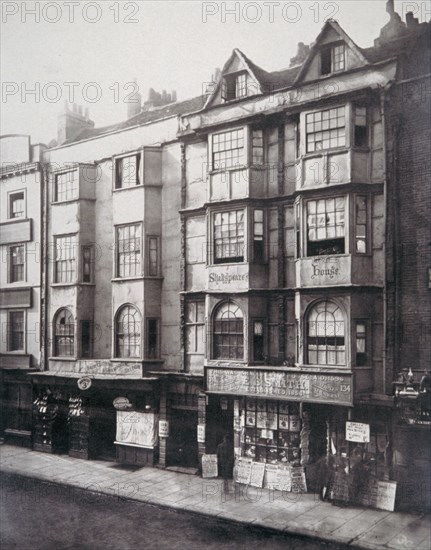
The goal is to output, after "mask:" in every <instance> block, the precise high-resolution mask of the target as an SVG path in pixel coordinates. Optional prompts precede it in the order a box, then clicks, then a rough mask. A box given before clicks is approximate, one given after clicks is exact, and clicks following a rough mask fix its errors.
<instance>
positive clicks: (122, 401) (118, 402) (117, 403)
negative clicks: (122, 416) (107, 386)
mask: <svg viewBox="0 0 431 550" xmlns="http://www.w3.org/2000/svg"><path fill="white" fill-rule="evenodd" d="M112 404H113V405H114V407H115V408H116V409H117V411H126V410H127V409H130V408H131V407H132V404H131V403H130V401H129V400H128V399H127V397H116V398H115V399H114V401H113V402H112Z"/></svg>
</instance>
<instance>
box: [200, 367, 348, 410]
mask: <svg viewBox="0 0 431 550" xmlns="http://www.w3.org/2000/svg"><path fill="white" fill-rule="evenodd" d="M205 382H206V390H207V391H208V392H214V393H221V394H233V395H250V396H254V397H263V398H275V399H288V400H290V401H310V402H314V403H336V404H340V405H351V404H352V403H353V392H352V379H351V375H350V374H348V373H339V374H338V373H337V374H330V373H312V372H310V373H299V372H298V373H297V372H289V371H274V370H270V371H266V370H261V369H256V370H254V369H244V368H232V369H229V368H220V367H205Z"/></svg>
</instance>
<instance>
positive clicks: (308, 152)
mask: <svg viewBox="0 0 431 550" xmlns="http://www.w3.org/2000/svg"><path fill="white" fill-rule="evenodd" d="M339 109H344V115H340V116H339V115H338V110H339ZM334 110H335V111H336V115H335V117H332V118H331V111H334ZM324 113H329V115H328V118H327V119H326V117H325V119H324ZM316 115H321V116H320V120H314V118H315V117H316ZM311 116H313V120H312V121H309V117H311ZM351 116H352V115H351V109H350V104H349V103H342V104H336V105H332V106H329V107H325V108H324V109H322V108H321V107H320V108H319V109H313V110H311V111H304V112H303V125H304V126H303V128H304V132H301V133H302V134H303V142H302V146H303V151H305V155H316V154H322V153H324V152H325V151H333V150H337V149H346V148H348V147H349V144H350V140H349V124H350V120H351ZM339 118H340V119H342V118H344V125H336V126H334V127H333V128H331V120H336V121H337V120H338V119H339ZM309 124H313V125H314V127H313V131H308V128H307V127H308V125H309ZM319 124H320V125H321V129H320V130H319V129H317V127H318V125H319ZM325 125H327V126H328V127H327V128H324V126H325ZM342 129H344V143H343V144H342V145H340V144H337V145H334V146H331V145H329V146H328V147H323V141H324V140H323V133H324V132H326V133H329V141H331V136H330V133H331V131H332V130H342ZM319 133H320V134H322V139H321V141H322V147H321V148H320V149H318V148H316V146H315V147H314V150H309V140H308V137H309V136H310V135H313V136H316V135H317V134H319ZM325 135H327V134H325ZM339 138H340V136H338V135H337V136H336V139H339ZM313 143H314V145H316V143H319V141H317V140H314V141H313Z"/></svg>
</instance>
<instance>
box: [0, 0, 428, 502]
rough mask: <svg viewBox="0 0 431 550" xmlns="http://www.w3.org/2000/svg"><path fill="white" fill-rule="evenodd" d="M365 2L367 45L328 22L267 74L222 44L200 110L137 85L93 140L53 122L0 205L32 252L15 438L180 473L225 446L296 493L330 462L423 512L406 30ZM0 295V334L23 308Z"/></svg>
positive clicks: (422, 276) (420, 131) (418, 259)
mask: <svg viewBox="0 0 431 550" xmlns="http://www.w3.org/2000/svg"><path fill="white" fill-rule="evenodd" d="M388 6H389V10H388V11H389V15H390V21H389V22H388V24H387V25H386V26H385V27H384V28H383V29H382V31H381V34H380V36H379V38H378V39H376V41H375V44H374V46H373V47H371V48H366V49H363V48H360V47H359V46H357V45H356V44H355V43H354V42H353V40H352V39H351V38H350V37H349V36H348V35H347V34H346V33H345V32H344V30H343V29H342V28H341V27H340V26H339V24H338V23H337V22H335V21H332V20H330V21H328V22H327V23H325V25H324V27H323V29H322V31H321V33H320V34H319V36H318V37H317V38H316V41H315V42H314V43H313V45H312V46H311V47H307V46H304V45H303V44H300V47H299V50H298V54H297V55H296V56H295V57H294V58H292V60H291V66H290V68H288V69H285V70H282V71H278V72H267V71H265V70H263V69H261V68H260V67H258V66H257V65H255V64H254V63H253V62H252V61H251V60H250V59H248V58H247V57H246V56H245V55H244V54H243V53H242V52H241V51H239V50H237V49H235V50H234V51H233V52H232V55H231V56H230V58H229V59H228V60H227V61H226V63H225V66H224V68H223V70H222V71H221V74H220V75H219V76H218V77H217V80H216V81H215V82H214V83H213V86H211V87H210V91H209V93H208V94H207V95H206V96H205V97H199V98H195V99H191V100H187V101H183V102H177V101H176V97H175V94H173V95H172V96H169V94H166V93H163V94H157V93H156V92H154V90H152V91H151V92H150V95H149V98H148V101H146V102H144V103H143V105H141V98H140V97H139V96H138V97H137V103H136V106H135V108H134V107H133V106H132V107H131V109H130V112H129V113H128V119H127V120H126V121H125V122H123V123H121V124H118V125H114V126H110V127H107V128H94V124H93V122H92V121H91V120H90V119H89V116H88V113H85V114H84V113H83V112H82V110H80V109H79V108H78V107H76V106H75V107H73V109H69V108H68V107H67V108H66V109H65V112H64V113H63V114H62V115H61V116H60V117H59V128H58V139H57V144H56V145H55V146H52V147H50V148H49V149H47V150H46V151H45V152H44V157H43V160H44V164H43V166H44V176H45V177H44V179H43V178H41V180H40V181H42V182H44V185H42V186H41V187H40V186H39V187H37V185H36V184H33V183H32V185H33V186H32V188H31V189H32V191H31V192H36V190H37V189H38V190H39V191H38V192H39V195H38V197H39V199H38V201H36V199H35V200H34V201H33V200H32V201H31V208H36V209H37V208H40V206H41V204H42V205H43V214H40V213H36V212H35V213H33V214H31V215H30V209H28V210H27V214H26V215H25V216H24V218H25V220H21V221H19V222H18V221H15V220H9V217H11V216H9V214H8V212H9V211H10V212H12V211H13V209H12V210H10V206H7V207H5V206H3V207H2V208H9V210H7V212H6V210H4V212H3V210H2V222H3V216H4V223H2V225H5V226H6V231H5V232H4V234H5V235H6V239H9V240H6V241H5V243H3V242H2V245H3V244H4V248H5V250H6V248H8V247H9V248H10V246H21V245H20V243H21V242H24V241H25V242H27V240H30V237H31V238H33V239H34V238H35V235H38V234H40V242H41V243H42V246H43V255H42V256H43V259H44V261H43V262H42V264H41V267H42V269H39V271H38V272H37V273H38V274H39V275H38V277H39V278H37V280H36V279H35V280H34V281H33V279H31V281H30V279H29V280H28V283H29V284H30V282H31V285H33V287H34V289H37V288H39V286H40V287H41V288H42V292H41V296H42V301H41V306H40V307H39V306H38V307H37V308H36V309H35V310H34V312H32V310H30V309H28V311H27V313H25V318H26V321H25V323H26V324H27V325H26V326H27V327H28V326H29V320H30V315H35V319H34V323H36V322H39V323H40V327H41V329H40V332H41V338H40V344H39V345H38V346H34V350H33V348H31V346H30V344H29V343H28V344H27V347H24V348H22V350H21V349H20V350H14V349H10V342H12V340H13V339H12V340H11V339H10V338H12V337H9V336H8V337H6V339H3V340H2V345H3V343H4V342H8V344H7V346H6V347H5V348H4V351H3V348H2V360H3V355H4V356H5V357H6V359H5V361H7V365H9V366H10V368H11V367H13V368H14V369H17V368H18V366H17V364H16V361H17V357H18V356H19V357H21V359H20V361H21V360H22V357H24V355H25V357H27V358H28V356H29V355H33V357H34V358H33V359H32V362H31V363H30V362H28V363H26V365H25V367H26V368H30V367H35V368H40V370H39V371H38V372H32V373H29V376H27V375H26V376H25V377H24V378H25V381H26V382H25V384H24V385H25V387H26V388H27V391H28V388H29V387H31V386H30V384H29V380H31V382H32V386H33V401H34V406H33V428H32V434H31V435H32V444H33V448H34V449H36V450H40V451H46V452H67V453H69V454H70V455H72V456H77V457H81V458H87V459H88V458H90V459H91V458H107V459H112V458H114V457H116V459H117V460H118V461H120V462H126V463H132V464H137V465H154V464H159V465H160V466H162V467H169V466H176V467H178V466H179V467H183V468H184V467H185V468H192V469H193V470H196V469H198V468H200V467H201V459H202V456H203V455H204V454H214V453H216V450H217V446H218V445H219V444H220V442H221V440H222V439H223V436H224V435H228V436H230V438H229V440H231V441H232V445H233V449H234V452H235V455H236V458H237V459H241V458H247V459H250V461H251V462H252V463H260V464H262V463H263V464H265V465H266V466H265V467H268V466H269V467H271V466H286V465H290V466H291V467H293V468H303V469H304V474H305V478H306V483H307V486H308V488H309V489H311V490H318V489H319V486H320V484H321V479H320V478H319V475H320V471H321V466H322V463H324V462H325V461H328V457H329V458H330V459H331V461H332V462H331V464H332V463H333V466H334V468H335V469H336V470H337V471H338V472H341V471H345V472H348V473H349V474H350V473H351V472H353V471H354V468H355V467H357V466H358V464H360V465H361V467H363V472H366V476H367V478H369V479H370V480H374V481H381V482H392V481H396V482H397V483H398V488H397V499H398V501H397V502H398V505H399V506H400V507H402V506H403V505H404V506H406V505H409V506H410V505H411V503H412V502H413V501H415V502H416V503H417V504H418V507H420V508H424V507H428V506H429V500H427V498H428V497H427V491H426V487H427V486H429V483H430V479H429V471H428V466H429V460H430V447H429V429H430V426H431V421H430V419H429V408H430V407H429V399H430V398H429V396H430V393H429V392H431V386H430V387H428V386H427V381H426V376H425V377H424V376H423V371H424V369H426V368H428V367H429V365H428V363H429V356H430V345H431V344H430V337H429V321H430V315H431V307H430V300H429V270H430V266H431V264H430V248H429V246H430V242H429V241H430V240H429V210H430V206H431V205H430V204H429V203H430V197H431V193H430V192H429V175H430V174H429V155H430V150H429V142H430V140H429V122H428V119H427V113H429V109H430V95H429V89H430V77H429V73H430V71H429V66H430V61H429V55H430V45H429V24H419V23H418V22H417V21H416V20H415V19H414V18H413V17H412V16H411V14H408V16H407V21H406V23H404V22H402V21H401V19H400V17H399V16H398V15H397V14H396V13H395V12H394V11H393V8H392V2H388ZM15 143H16V147H18V142H15ZM14 147H15V146H14ZM34 154H36V153H33V157H31V159H33V158H35V157H34ZM15 157H16V155H15ZM25 162H26V163H29V162H30V158H27V160H25ZM23 166H24V165H23ZM30 166H33V165H27V168H26V170H27V171H30V172H31V171H34V173H35V174H37V173H38V170H39V171H40V170H41V168H40V166H39V165H35V167H33V168H31V170H30ZM32 173H33V172H32ZM2 174H3V172H2ZM19 174H20V172H17V171H15V172H11V171H6V172H5V173H4V178H3V180H2V194H3V193H6V194H7V195H8V197H9V195H10V193H12V194H13V193H16V192H18V193H21V192H22V190H21V188H20V187H19V182H18V179H17V178H18V175H19ZM3 182H5V183H3ZM27 193H30V191H28V192H27ZM8 201H9V202H8ZM40 201H42V202H40ZM9 203H10V200H9V199H5V200H2V204H3V205H5V204H6V205H8V204H9ZM33 216H34V218H33V219H34V220H35V221H34V222H33V230H32V231H33V232H32V233H31V235H30V234H29V229H28V227H29V221H28V218H32V217H33ZM24 221H25V223H26V224H27V225H26V227H27V229H26V230H25V231H27V232H26V233H25V231H24V233H25V234H24V233H23V235H24V236H22V237H20V238H19V239H18V240H17V241H16V237H13V238H12V237H8V235H9V233H8V231H9V229H8V228H9V227H10V226H13V227H14V228H15V227H16V228H18V225H17V224H21V225H22V224H23V223H24ZM23 227H24V226H23ZM24 229H25V228H24ZM21 233H22V231H21ZM21 233H20V235H21ZM11 239H12V240H11ZM26 239H27V240H26ZM9 248H8V250H9ZM6 254H9V252H6ZM9 255H10V254H9ZM8 257H9V256H8ZM16 257H18V256H16ZM15 263H16V262H15ZM10 269H12V268H9V267H8V270H9V271H8V273H9V272H10V273H12V271H10ZM14 269H15V268H14ZM16 269H18V268H16ZM2 270H4V266H3V267H2ZM14 273H15V272H14ZM34 273H36V271H34ZM32 276H33V275H32ZM7 277H9V275H7ZM21 283H22V281H16V282H13V281H9V279H8V283H7V285H5V288H4V290H2V299H4V300H6V301H3V302H2V303H4V304H6V305H5V306H2V315H6V316H9V317H8V319H6V321H5V322H6V325H7V326H12V325H13V326H14V327H15V326H16V327H18V325H19V323H17V322H15V324H14V319H15V320H16V318H15V317H14V314H15V313H16V312H18V313H19V311H21V309H22V308H24V307H27V308H31V307H32V308H34V307H35V304H39V301H38V300H39V298H37V299H36V298H34V299H33V300H32V301H31V302H29V303H30V305H25V304H24V302H18V301H16V300H15V301H14V299H13V296H15V295H16V296H18V294H16V293H20V292H21V294H19V299H20V300H22V299H24V298H23V296H24V294H22V289H21V286H23V285H22V284H21ZM29 284H26V285H24V286H26V290H25V292H26V293H27V294H26V296H27V295H28V292H29V290H28V288H27V287H28V286H29ZM15 289H16V290H15ZM13 292H15V294H13ZM32 292H33V293H34V294H35V295H36V294H37V290H33V291H32ZM11 293H12V294H11ZM9 297H12V298H9ZM24 301H25V300H24ZM25 303H26V304H27V302H25ZM20 308H21V309H20ZM18 310H19V311H18ZM418 318H420V324H419V325H418ZM18 320H19V319H18ZM32 322H33V321H32ZM20 326H21V327H22V325H20ZM418 326H420V330H419V331H418V330H417V328H418ZM14 331H15V332H17V331H18V329H16V330H15V329H13V330H12V332H11V330H9V329H8V334H9V333H14V334H15V332H14ZM21 332H22V330H21ZM418 332H419V333H418ZM8 338H9V340H8ZM14 338H15V340H16V339H17V338H18V336H14ZM26 338H27V342H29V332H28V330H27V337H26ZM15 340H13V341H14V342H15ZM8 346H9V347H8ZM21 347H22V346H21ZM30 348H31V349H30ZM32 350H33V351H32ZM16 352H18V353H16ZM40 352H41V360H40V361H39V353H40ZM26 361H28V359H26ZM5 364H6V363H5ZM20 365H21V364H20ZM23 366H24V365H23ZM14 372H15V371H14ZM14 376H15V375H14ZM22 378H23V377H21V379H22ZM424 378H425V381H424ZM421 379H422V381H421ZM21 381H22V380H21ZM5 387H6V386H5ZM6 391H8V390H6ZM23 391H24V390H23ZM27 402H28V399H27ZM427 415H428V416H427ZM27 420H28V419H27ZM347 422H352V423H355V425H356V426H358V427H359V428H358V429H364V430H365V431H366V435H365V436H364V437H365V439H364V440H361V441H358V440H356V442H355V441H354V438H353V440H352V436H347V432H346V424H347ZM27 424H28V421H27ZM24 431H26V432H27V437H28V439H29V440H30V431H31V429H30V427H29V426H27V427H26V428H25V430H24ZM5 433H6V432H5ZM413 441H415V442H417V441H419V444H417V443H415V445H413V444H412V442H413ZM417 450H418V452H416V451H417ZM331 467H332V466H331ZM364 475H365V474H364ZM349 483H350V482H349V479H347V478H346V479H339V480H338V481H337V489H334V494H333V495H332V497H333V498H334V499H336V500H351V494H348V493H349V490H350V489H349ZM424 487H425V490H424ZM412 495H414V496H412ZM418 495H420V497H419V498H418ZM362 497H363V495H359V494H355V495H354V498H356V501H358V500H359V501H360V498H362ZM362 503H364V502H363V501H362Z"/></svg>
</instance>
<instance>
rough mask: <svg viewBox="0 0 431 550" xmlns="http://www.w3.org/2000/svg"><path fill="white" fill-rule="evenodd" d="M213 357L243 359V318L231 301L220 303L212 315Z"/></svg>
mask: <svg viewBox="0 0 431 550" xmlns="http://www.w3.org/2000/svg"><path fill="white" fill-rule="evenodd" d="M213 336H214V339H213V344H214V353H213V358H214V359H239V360H241V361H242V360H243V359H244V319H243V315H242V311H241V309H240V308H239V307H238V306H237V305H235V304H234V303H232V302H226V303H224V304H222V305H221V306H220V307H219V308H218V309H217V311H216V312H215V315H214V335H213Z"/></svg>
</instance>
